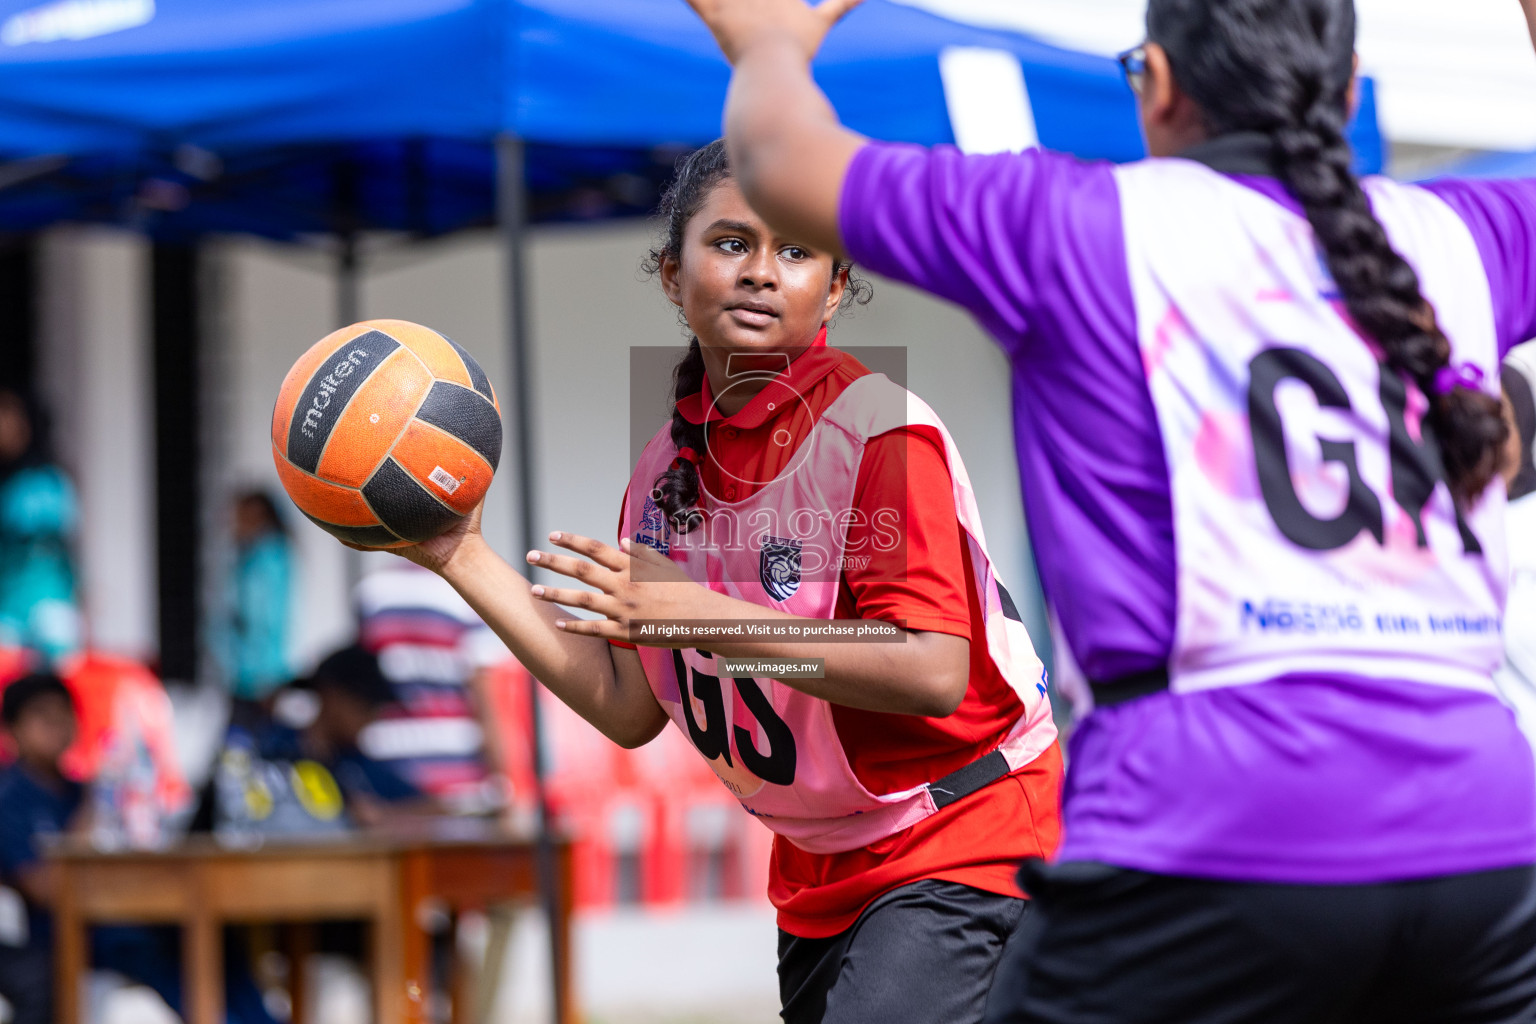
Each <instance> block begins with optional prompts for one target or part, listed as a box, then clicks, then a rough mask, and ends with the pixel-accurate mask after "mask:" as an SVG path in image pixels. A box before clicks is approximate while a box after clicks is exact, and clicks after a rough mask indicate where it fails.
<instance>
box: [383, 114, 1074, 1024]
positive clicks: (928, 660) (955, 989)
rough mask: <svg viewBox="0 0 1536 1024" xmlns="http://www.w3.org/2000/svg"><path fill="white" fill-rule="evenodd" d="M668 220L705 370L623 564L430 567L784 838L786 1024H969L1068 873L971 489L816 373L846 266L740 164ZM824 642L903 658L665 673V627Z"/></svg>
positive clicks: (922, 445)
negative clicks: (539, 569) (547, 583)
mask: <svg viewBox="0 0 1536 1024" xmlns="http://www.w3.org/2000/svg"><path fill="white" fill-rule="evenodd" d="M663 213H664V215H665V221H666V237H665V240H664V242H663V244H662V246H661V248H660V249H659V251H658V252H656V253H655V254H653V263H654V265H655V268H656V269H657V270H659V273H660V278H661V283H662V287H663V289H664V291H665V292H666V295H667V297H668V298H669V299H671V300H672V301H673V302H674V303H676V304H677V305H678V306H679V307H680V309H681V310H682V313H683V316H684V317H685V319H686V321H687V323H688V326H689V327H690V329H691V330H692V332H693V334H694V340H693V342H692V344H691V345H690V347H689V350H688V354H687V356H686V357H685V358H684V359H683V361H682V362H681V363H680V364H679V365H678V366H677V369H676V374H675V379H676V388H675V408H674V412H673V415H672V418H671V421H670V422H669V423H667V424H665V425H663V426H662V428H661V429H660V430H659V431H658V432H657V434H656V436H655V437H654V438H653V439H652V440H651V442H650V444H649V445H647V446H646V448H645V451H644V453H643V454H642V455H641V457H640V461H639V464H638V465H637V466H636V468H635V472H634V476H633V478H632V480H631V481H630V486H629V493H628V496H627V498H626V500H625V503H624V511H623V523H622V530H621V536H622V538H623V540H622V541H621V548H622V550H616V549H614V548H611V547H609V546H607V545H604V544H600V543H597V542H596V541H592V540H588V539H586V538H581V537H574V536H571V535H568V534H567V535H563V534H553V535H551V538H550V539H551V540H552V541H553V542H554V543H555V544H557V545H559V546H560V547H563V548H566V549H569V550H570V551H573V552H576V553H577V554H578V555H580V556H584V557H572V556H569V555H560V554H551V553H545V552H533V553H530V555H529V561H530V562H534V563H536V564H538V565H540V566H544V567H547V568H549V569H552V570H554V571H555V572H557V573H561V574H564V575H567V576H571V577H574V578H575V579H578V580H580V581H582V582H584V583H587V584H590V585H591V586H593V587H595V588H596V590H595V591H581V590H561V589H554V588H546V587H542V586H536V587H532V588H530V587H529V585H528V583H527V582H525V581H524V580H523V578H522V577H520V576H518V575H517V574H516V573H514V572H513V571H512V570H511V568H510V567H508V566H507V565H506V563H504V562H502V561H501V560H500V559H499V558H497V557H496V556H495V555H494V554H493V553H492V552H491V551H490V549H489V548H487V547H486V546H485V545H484V543H483V542H482V541H481V540H480V537H479V536H478V533H477V532H476V530H475V529H473V528H468V527H467V528H466V529H461V530H459V531H458V532H457V533H455V534H454V535H452V536H449V537H445V538H440V539H438V540H436V541H432V542H429V543H427V544H425V545H422V546H421V547H420V548H419V549H415V550H413V551H411V552H410V553H409V554H410V557H412V558H414V559H415V560H417V561H419V562H421V563H422V564H425V565H428V566H430V567H432V568H435V569H437V570H438V571H439V572H441V573H442V574H443V575H444V576H445V577H446V578H447V579H448V580H450V581H451V582H452V583H453V584H454V586H456V587H457V588H458V589H459V591H460V592H461V593H462V594H463V595H464V597H465V598H466V599H468V601H469V603H470V604H471V605H473V606H474V607H475V609H476V611H478V612H479V613H480V614H481V615H482V616H483V617H484V618H485V621H486V622H487V623H488V624H490V625H491V627H492V628H494V629H495V630H496V632H497V633H499V634H500V635H501V636H502V638H503V639H504V640H506V642H507V644H508V646H509V647H511V649H512V651H513V652H514V653H515V654H516V655H517V656H518V658H519V659H521V660H522V662H523V664H525V665H526V666H528V668H529V669H530V670H531V671H532V672H533V674H534V675H535V676H537V677H538V678H539V679H541V680H542V681H543V682H544V683H545V684H546V685H548V686H549V688H550V689H551V690H552V691H554V693H555V694H556V695H557V696H559V697H560V698H561V699H562V700H564V701H565V702H566V703H567V704H569V705H570V706H571V707H572V708H573V709H575V710H576V711H577V712H578V713H579V714H581V715H582V716H583V717H585V718H586V719H587V720H588V721H590V722H591V723H592V724H593V725H595V726H596V727H597V728H598V729H600V730H602V731H603V732H604V733H606V734H607V735H608V736H609V737H610V738H612V739H613V740H615V741H616V742H618V743H621V744H624V745H626V746H638V745H640V744H642V743H645V742H647V741H648V740H650V739H651V738H652V737H654V736H655V735H656V734H657V732H658V731H659V730H661V729H662V728H663V727H664V726H665V724H666V722H667V719H668V718H671V719H672V720H673V721H674V722H675V723H676V725H677V726H678V728H680V729H682V730H684V732H685V733H686V735H687V736H688V737H689V738H690V739H691V740H692V742H693V744H694V745H695V746H696V747H697V748H698V749H699V751H700V753H701V754H703V756H704V757H705V758H707V759H708V760H709V763H710V765H711V767H713V768H714V770H715V771H716V772H717V773H718V774H719V776H720V778H721V780H722V781H723V782H724V783H725V784H726V786H727V787H728V788H729V789H730V790H731V792H732V793H734V794H735V795H736V796H737V798H738V799H740V801H741V803H742V806H743V807H745V808H746V809H747V810H748V811H749V812H750V813H752V814H754V815H757V816H758V817H760V818H761V819H762V820H763V822H764V823H765V824H767V825H768V826H769V827H770V828H772V829H773V830H774V831H775V832H776V833H777V835H776V838H775V843H774V852H773V857H772V861H771V865H772V868H771V874H770V881H769V887H770V896H771V897H772V899H773V902H774V903H775V904H776V905H777V907H778V908H779V923H780V927H781V934H780V942H779V976H780V989H781V994H782V1000H783V1007H784V1009H783V1016H784V1019H785V1020H787V1021H793V1022H817V1021H827V1022H833V1021H836V1022H840V1024H842V1022H871V1024H873V1022H880V1024H901V1022H912V1024H933V1022H938V1021H943V1022H946V1024H963V1022H967V1021H979V1020H980V1019H981V1017H982V1013H983V1010H984V1008H985V1001H986V997H987V993H988V991H989V988H990V986H991V982H992V977H993V974H994V971H995V969H996V965H997V963H998V961H999V958H1000V956H1001V952H1002V949H1003V946H1004V944H1005V943H1006V942H1007V941H1008V939H1009V938H1010V936H1012V935H1013V934H1015V932H1016V930H1017V927H1018V925H1019V923H1020V922H1021V920H1022V919H1023V916H1024V911H1025V904H1024V901H1023V900H1021V899H1019V898H1018V890H1017V888H1016V884H1015V882H1014V880H1013V874H1014V871H1015V869H1016V866H1017V861H1018V860H1019V859H1020V858H1022V857H1026V856H1042V855H1048V854H1049V853H1050V852H1051V851H1052V850H1053V849H1054V847H1055V844H1056V840H1057V831H1058V819H1057V805H1058V801H1059V788H1058V787H1059V784H1060V777H1061V760H1060V754H1059V752H1058V750H1057V748H1056V746H1055V735H1056V734H1055V728H1054V726H1053V725H1052V724H1051V717H1050V706H1049V703H1048V701H1047V700H1046V697H1045V686H1044V683H1043V671H1042V669H1041V666H1040V663H1039V661H1038V659H1037V658H1036V657H1035V655H1034V652H1033V649H1032V647H1031V646H1030V643H1029V638H1028V636H1027V635H1026V634H1025V632H1024V629H1023V626H1022V624H1021V623H1020V622H1019V619H1018V613H1017V612H1016V611H1015V610H1014V606H1013V603H1012V601H1011V600H1010V598H1009V596H1008V593H1007V591H1006V590H1005V589H1004V588H1003V586H1002V584H1001V583H1000V582H999V581H998V580H997V577H996V575H995V573H994V570H993V567H992V565H991V562H990V560H989V558H988V556H987V551H986V545H985V542H984V541H983V538H982V533H981V526H980V523H979V522H978V516H977V510H976V503H975V500H974V498H973V497H972V494H971V488H970V483H969V481H968V479H967V477H966V473H965V467H964V465H963V464H962V463H961V461H960V457H959V455H958V453H957V452H956V451H955V448H954V445H953V443H952V442H951V440H950V437H949V434H948V432H947V431H946V430H945V429H944V427H943V425H942V424H941V423H940V422H939V420H938V419H937V418H936V417H935V416H934V414H933V412H932V411H931V410H930V409H929V408H928V407H927V406H926V405H924V404H923V403H922V402H921V401H919V400H918V399H917V398H915V397H914V396H912V395H909V394H908V393H907V392H905V391H904V390H902V389H901V388H899V387H897V386H896V385H895V384H893V383H891V382H890V380H888V379H887V378H885V377H884V376H880V375H876V374H871V373H870V372H869V371H868V370H866V369H865V368H864V367H863V366H862V365H860V363H859V362H858V361H857V360H855V359H854V358H852V357H851V356H849V355H847V354H845V353H842V352H839V351H837V350H836V349H832V348H828V347H826V344H825V340H826V325H827V322H828V321H829V320H830V319H831V318H832V317H833V316H834V315H835V314H836V313H837V310H838V307H839V304H840V302H841V301H842V299H843V297H844V296H845V295H846V294H847V292H848V289H849V287H850V284H849V277H848V273H849V267H848V264H846V263H843V262H841V261H840V260H839V258H838V257H835V256H834V255H833V250H832V249H829V248H815V247H812V246H809V245H805V244H801V243H799V242H798V241H796V240H795V238H794V237H793V236H784V235H780V234H778V233H776V232H773V231H771V230H769V229H768V228H767V226H766V225H764V223H763V221H762V219H761V218H759V217H758V216H757V215H756V214H754V213H753V212H752V210H751V208H750V207H748V206H747V204H746V202H745V200H743V198H742V196H741V192H740V190H739V189H738V188H737V187H736V184H735V182H734V180H733V178H732V175H731V171H730V169H729V167H728V166H727V163H726V155H725V146H724V144H723V142H717V143H715V144H713V145H711V146H708V147H706V148H705V149H703V150H701V151H699V152H698V153H696V154H694V155H693V156H691V157H690V158H689V159H688V160H686V162H684V163H683V164H682V166H681V167H680V169H679V173H678V177H677V180H676V183H675V184H674V185H673V187H672V189H671V191H670V192H669V194H668V195H667V197H666V199H665V202H664V205H663ZM694 581H698V582H694ZM704 583H707V586H706V585H700V584H704ZM552 602H559V603H561V604H565V605H569V606H574V607H581V608H586V609H590V610H591V611H594V612H598V613H600V614H601V615H603V616H604V617H605V618H603V619H598V620H588V621H583V620H572V619H571V618H570V617H569V613H562V612H560V611H559V610H558V609H557V608H556V607H554V605H553V604H552ZM831 620H838V623H839V626H838V628H841V629H843V630H852V631H853V636H854V637H855V638H857V636H858V631H859V629H860V627H861V626H862V627H865V631H866V633H867V632H868V629H869V628H870V627H874V626H877V625H884V632H885V633H888V634H889V637H888V639H891V640H895V641H899V642H831V641H817V642H806V643H800V642H784V641H779V642H773V641H770V640H766V639H765V640H760V641H753V640H750V639H739V638H734V637H731V636H729V634H722V636H723V637H724V639H717V640H713V641H712V640H710V639H708V638H705V639H696V638H689V639H679V640H673V641H672V642H671V648H672V649H667V648H665V647H662V646H646V645H648V644H653V643H654V644H665V643H667V642H668V641H666V640H665V639H658V638H657V637H656V636H655V635H653V634H650V633H649V632H648V631H647V628H646V625H647V623H659V624H662V625H666V624H677V623H684V624H686V623H702V622H727V623H738V624H740V623H748V624H755V625H762V626H766V627H768V628H781V629H787V628H788V627H789V626H790V625H792V624H793V625H796V628H804V629H810V630H812V631H814V630H815V629H816V628H817V625H818V623H819V624H820V625H821V626H822V627H825V626H827V625H830V624H831ZM632 627H633V628H632ZM742 632H743V633H745V629H744V628H743V630H742ZM610 639H612V640H614V641H616V642H615V643H612V644H610V643H609V642H608V641H609V640H610ZM631 639H633V640H635V641H636V642H637V643H638V644H640V645H641V646H639V647H638V649H636V648H632V647H630V646H628V645H627V644H625V643H624V641H628V640H631ZM726 657H754V658H761V657H788V658H796V659H803V658H814V659H822V660H823V664H824V674H820V673H818V674H817V676H816V677H815V678H805V679H785V680H779V679H774V678H769V676H771V675H772V674H773V673H772V672H769V671H751V670H748V669H743V668H740V667H738V668H736V669H734V670H733V669H730V668H728V667H727V666H726V665H725V664H724V662H723V660H722V659H724V658H726ZM780 671H781V672H782V670H780Z"/></svg>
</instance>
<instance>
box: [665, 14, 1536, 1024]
mask: <svg viewBox="0 0 1536 1024" xmlns="http://www.w3.org/2000/svg"><path fill="white" fill-rule="evenodd" d="M693 3H694V5H695V7H696V8H698V9H699V11H700V12H701V13H702V14H703V16H704V18H705V20H706V21H707V22H708V23H709V24H710V27H711V28H712V29H713V31H714V33H715V35H716V38H717V39H718V40H719V41H720V43H721V45H722V47H723V48H724V50H725V52H726V54H727V56H728V57H730V58H731V60H732V61H733V62H734V63H735V65H736V76H735V80H734V82H733V84H732V91H731V99H730V104H729V108H728V111H727V139H728V141H729V144H730V146H731V150H732V154H733V158H734V160H735V161H736V166H737V167H738V168H739V169H740V179H741V185H742V189H743V191H744V192H745V194H746V196H747V198H748V199H749V201H750V202H751V203H752V204H753V206H754V208H755V209H757V210H758V211H759V212H761V213H762V214H763V215H764V217H765V218H766V220H767V221H768V223H769V224H771V225H772V226H773V227H774V228H775V229H777V230H780V231H784V232H787V233H790V234H792V235H793V236H794V237H796V238H800V239H804V240H806V242H807V243H808V244H811V245H814V246H817V247H819V248H822V249H828V250H832V251H838V252H847V253H848V254H849V255H850V256H851V257H852V258H854V259H857V260H858V261H859V262H860V263H862V264H864V265H867V266H869V267H871V268H872V269H874V270H875V271H877V272H879V273H883V274H887V275H889V276H892V277H895V278H899V279H901V280H904V281H908V282H911V283H913V284H915V285H917V286H919V287H922V288H925V289H927V290H929V291H931V292H934V293H936V294H938V295H941V296H944V297H946V298H948V299H951V300H953V301H955V302H958V303H961V304H962V305H964V306H965V307H966V308H968V309H970V310H971V311H972V312H973V313H974V314H975V315H976V316H977V317H978V318H979V319H980V320H981V321H982V322H983V323H984V324H985V325H986V326H987V327H988V328H989V329H990V331H991V332H992V334H993V335H994V336H995V337H996V338H997V339H998V341H999V343H1000V344H1001V345H1002V346H1003V348H1004V349H1005V351H1006V352H1007V354H1008V356H1009V357H1010V359H1011V360H1012V362H1013V368H1014V383H1015V388H1016V401H1015V403H1014V408H1015V410H1016V411H1015V416H1016V425H1017V440H1018V448H1019V463H1020V470H1021V474H1022V476H1023V483H1024V493H1025V501H1026V509H1027V511H1028V515H1029V525H1030V529H1031V531H1032V533H1033V535H1034V540H1035V545H1034V547H1035V551H1036V553H1037V555H1038V557H1039V560H1040V570H1041V575H1042V577H1043V578H1044V581H1045V584H1046V589H1047V592H1048V596H1049V597H1050V598H1051V600H1052V601H1053V602H1054V603H1055V606H1056V609H1057V612H1058V614H1059V618H1060V622H1061V627H1062V629H1063V632H1064V633H1065V635H1066V638H1067V641H1068V643H1069V645H1070V647H1071V650H1072V652H1073V654H1074V655H1075V656H1076V659H1077V661H1078V662H1079V663H1080V665H1081V667H1082V668H1083V670H1084V673H1085V675H1086V676H1087V678H1088V680H1089V681H1090V682H1091V690H1090V691H1089V692H1088V693H1086V694H1085V695H1084V696H1085V697H1088V698H1090V699H1091V701H1092V703H1094V704H1096V705H1097V710H1095V711H1094V712H1093V713H1092V714H1091V715H1089V716H1088V717H1087V718H1086V720H1085V721H1084V722H1083V723H1082V724H1081V726H1080V727H1079V728H1078V730H1077V731H1076V733H1075V735H1074V738H1073V748H1072V755H1073V756H1072V759H1071V770H1070V772H1069V776H1068V780H1067V787H1066V796H1065V804H1064V809H1063V829H1064V831H1063V845H1062V849H1061V852H1060V859H1059V861H1058V862H1057V863H1056V864H1055V865H1051V866H1046V865H1043V864H1038V863H1036V864H1030V865H1027V866H1026V869H1025V871H1024V875H1023V881H1024V883H1025V887H1026V889H1027V890H1028V891H1029V893H1030V894H1031V895H1032V896H1034V897H1035V898H1036V899H1037V901H1038V908H1039V910H1040V913H1039V914H1038V915H1035V917H1034V921H1033V922H1032V923H1031V925H1030V926H1029V927H1028V929H1027V931H1029V932H1030V933H1031V934H1030V941H1028V942H1021V943H1020V944H1019V947H1018V949H1019V952H1020V958H1019V959H1018V960H1017V961H1015V960H1014V954H1013V952H1012V951H1010V952H1009V953H1008V954H1007V955H1005V958H1004V965H1003V967H1002V968H1001V969H1000V971H999V982H998V990H997V991H995V992H994V993H993V998H992V1010H991V1011H990V1014H991V1016H992V1017H993V1018H994V1019H997V1020H1029V1021H1063V1022H1065V1021H1074V1022H1077V1021H1082V1022H1087V1021H1094V1022H1101V1021H1103V1022H1108V1021H1166V1022H1177V1024H1195V1022H1203V1021H1254V1022H1263V1024H1279V1022H1286V1021H1298V1022H1302V1021H1304V1022H1308V1024H1319V1022H1329V1021H1350V1022H1360V1021H1378V1020H1379V1021H1392V1022H1404V1021H1458V1022H1464V1021H1465V1022H1471V1021H1506V1020H1507V1021H1514V1020H1521V1021H1526V1020H1532V1019H1536V892H1533V888H1532V875H1533V872H1532V868H1531V865H1532V863H1533V862H1536V778H1533V771H1532V763H1531V755H1530V750H1529V748H1528V746H1527V745H1526V743H1525V741H1524V740H1523V739H1522V737H1521V736H1520V734H1519V732H1518V730H1517V729H1516V727H1515V722H1514V719H1513V717H1512V715H1511V714H1510V712H1509V711H1508V710H1507V709H1506V708H1504V707H1503V706H1501V704H1500V703H1499V701H1498V699H1497V697H1496V695H1495V692H1494V688H1493V685H1492V682H1491V672H1492V670H1493V668H1494V667H1495V666H1497V665H1498V663H1499V658H1500V647H1501V645H1500V638H1499V625H1500V614H1501V611H1502V606H1503V603H1504V588H1505V562H1506V559H1505V549H1504V529H1503V512H1504V497H1503V494H1502V493H1501V491H1502V488H1501V486H1500V482H1499V481H1498V479H1497V472H1498V468H1499V463H1498V460H1499V455H1498V453H1499V452H1500V450H1501V446H1502V444H1503V440H1504V431H1505V428H1504V425H1503V420H1502V418H1501V416H1500V409H1499V401H1498V391H1497V389H1498V379H1499V374H1498V366H1499V359H1500V356H1501V354H1502V352H1503V351H1505V350H1507V349H1508V348H1509V347H1510V346H1511V345H1513V344H1515V343H1516V342H1519V341H1521V340H1523V339H1524V338H1527V337H1530V336H1532V335H1536V182H1530V181H1524V182H1514V183H1504V184H1492V183H1489V184H1482V183H1470V182H1466V183H1446V184H1443V185H1436V186H1432V187H1429V188H1414V187H1406V186H1400V185H1396V184H1394V183H1392V182H1390V181H1386V180H1370V181H1367V182H1365V183H1362V182H1360V181H1359V180H1357V179H1356V177H1355V176H1354V174H1353V173H1352V170H1351V164H1352V161H1351V153H1350V150H1349V147H1348V145H1347V144H1346V142H1345V138H1344V134H1343V132H1344V126H1345V123H1346V119H1347V117H1348V114H1349V107H1350V104H1351V102H1352V98H1353V84H1352V79H1353V73H1352V72H1353V41H1354V30H1355V14H1354V9H1353V6H1352V3H1351V0H1150V4H1149V8H1148V12H1147V31H1148V39H1147V42H1146V43H1145V44H1144V45H1142V46H1140V47H1138V48H1137V49H1136V50H1135V51H1133V52H1132V53H1130V54H1127V55H1126V57H1125V58H1124V61H1125V64H1126V70H1127V71H1128V73H1129V76H1130V80H1131V85H1132V86H1133V88H1134V89H1135V90H1136V91H1137V92H1138V93H1139V94H1140V103H1141V116H1142V121H1143V124H1144V126H1145V131H1146V138H1147V143H1148V148H1149V149H1150V151H1151V153H1152V154H1153V157H1154V158H1153V159H1150V160H1147V161H1145V162H1142V163H1139V164H1132V165H1130V166H1125V167H1118V168H1117V167H1112V166H1109V165H1103V164H1082V163H1079V162H1077V161H1075V160H1072V159H1069V158H1066V157H1063V156H1059V155H1055V154H1052V153H1048V152H1040V151H1030V152H1025V153H1019V154H1003V155H997V156H984V157H980V156H978V157H966V156H963V155H961V154H960V153H958V152H956V151H955V150H954V149H952V148H949V147H940V148H938V149H934V150H931V151H929V150H924V149H921V148H917V147H912V146H899V145H887V144H882V143H870V142H867V141H866V140H864V139H862V138H860V137H858V136H856V135H854V134H852V133H850V132H848V131H846V130H845V129H843V128H842V127H841V126H840V125H839V124H838V123H837V119H836V115H835V114H834V112H833V111H832V110H831V109H830V107H829V106H828V104H827V102H826V100H825V98H824V97H822V96H821V94H820V93H819V92H818V91H817V89H816V87H815V85H814V83H813V81H812V79H811V77H810V75H809V73H808V70H807V67H808V63H809V58H810V57H811V55H812V54H813V53H814V52H815V50H816V49H817V47H818V46H819V44H820V40H821V38H822V36H823V34H824V33H825V32H826V31H827V29H828V28H829V27H830V25H831V24H832V23H833V21H835V19H836V17H837V16H838V15H839V14H841V13H842V11H843V10H845V9H847V8H848V7H850V6H852V3H851V2H849V0H829V3H828V4H825V5H823V6H822V7H820V8H817V9H815V10H812V9H810V8H808V7H807V6H805V4H804V3H802V2H801V0H693ZM849 30H850V31H851V30H852V28H851V26H850V29H849ZM1490 485H1491V486H1490Z"/></svg>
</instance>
